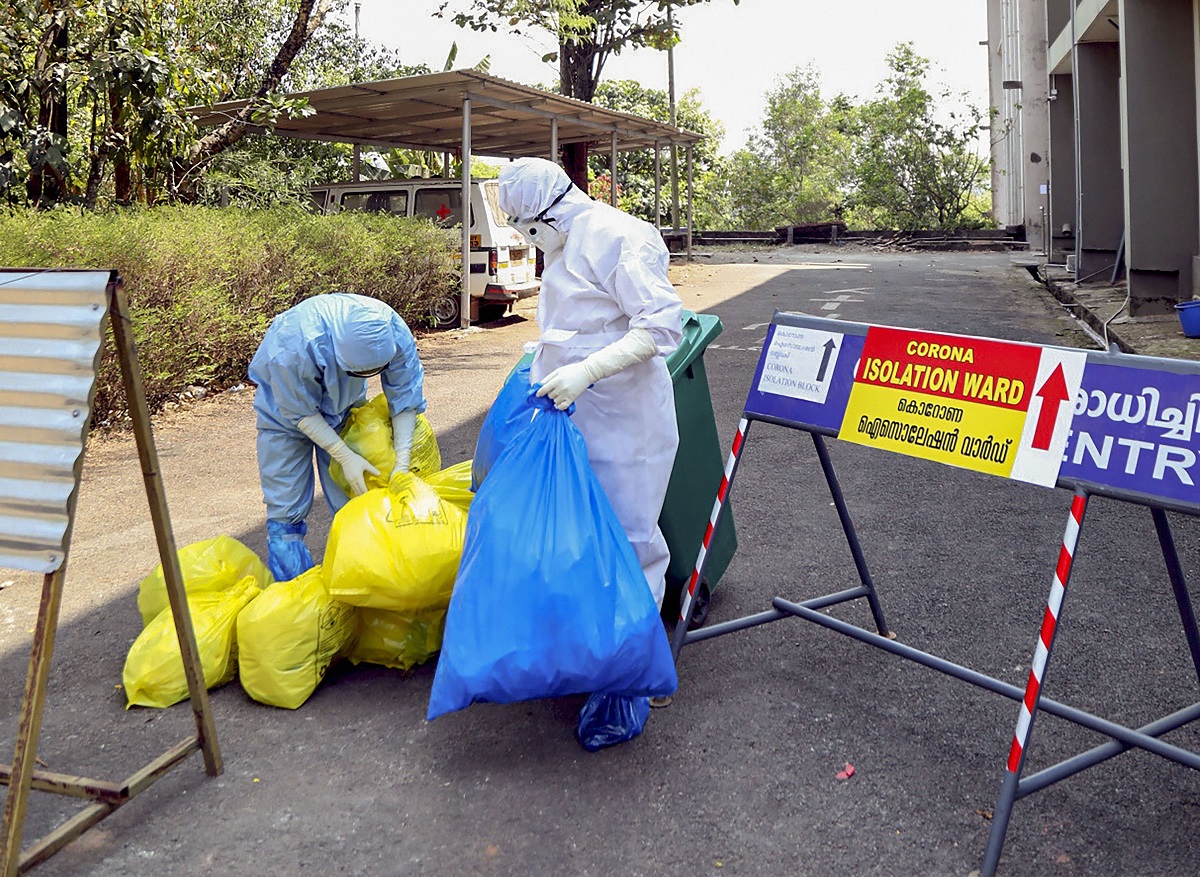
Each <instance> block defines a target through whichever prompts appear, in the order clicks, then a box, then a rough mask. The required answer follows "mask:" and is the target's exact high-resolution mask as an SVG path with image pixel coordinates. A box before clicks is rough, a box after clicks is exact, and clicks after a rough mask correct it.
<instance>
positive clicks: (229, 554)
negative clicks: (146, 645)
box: [138, 536, 274, 627]
mask: <svg viewBox="0 0 1200 877" xmlns="http://www.w3.org/2000/svg"><path fill="white" fill-rule="evenodd" d="M179 569H180V572H182V573H183V585H184V588H186V590H187V592H188V594H198V593H200V592H202V591H224V590H227V589H228V588H232V587H233V586H234V585H236V584H237V583H238V582H240V581H241V580H242V579H244V578H245V577H246V576H253V577H254V582H255V584H257V585H258V586H259V587H260V588H265V587H266V586H267V585H269V584H271V582H272V581H274V579H273V578H272V577H271V573H270V571H269V570H268V569H267V567H266V564H264V563H263V562H262V561H261V560H259V559H258V555H257V554H255V553H254V552H253V551H251V550H250V549H249V548H247V547H246V546H245V545H243V544H242V543H241V542H239V541H237V540H236V539H233V538H231V537H229V536H218V537H217V538H216V539H205V540H204V541H203V542H196V543H194V544H192V545H188V546H187V547H186V548H181V549H180V550H179ZM166 608H167V585H166V580H165V579H164V578H163V568H162V564H161V563H160V564H159V565H158V566H156V567H155V568H154V572H152V573H150V575H148V576H146V577H145V578H144V579H142V582H141V584H140V585H138V611H139V612H141V613H142V627H145V626H146V625H148V624H149V623H150V622H151V621H153V620H154V619H155V618H156V617H158V614H159V613H160V612H162V611H163V610H164V609H166Z"/></svg>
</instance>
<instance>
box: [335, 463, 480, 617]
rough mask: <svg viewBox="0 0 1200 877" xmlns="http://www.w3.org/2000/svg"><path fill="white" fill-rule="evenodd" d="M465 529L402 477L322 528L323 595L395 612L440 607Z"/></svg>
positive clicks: (425, 490) (446, 506) (427, 492)
mask: <svg viewBox="0 0 1200 877" xmlns="http://www.w3.org/2000/svg"><path fill="white" fill-rule="evenodd" d="M465 526H466V515H464V514H463V513H462V512H461V511H459V509H458V507H457V506H455V505H453V504H452V503H449V502H446V500H444V499H442V498H441V497H440V496H438V495H437V492H436V491H434V489H433V488H432V487H430V486H429V485H428V484H426V483H425V482H424V481H422V480H421V479H420V478H418V477H416V476H415V475H413V474H411V473H408V472H405V473H401V474H400V475H397V476H396V477H395V478H393V479H392V481H391V483H390V484H389V485H388V486H387V487H386V488H379V489H376V490H368V491H367V492H366V493H364V494H363V495H362V496H356V497H354V498H353V499H352V500H350V501H349V502H348V503H346V505H344V506H343V507H342V509H341V511H339V512H338V513H337V514H336V515H335V516H334V518H333V525H332V526H331V527H330V529H329V542H328V543H327V544H326V546H325V560H324V566H325V572H326V574H327V576H328V581H329V596H331V597H333V598H334V599H335V600H341V601H343V602H346V603H352V604H353V605H355V606H368V607H371V608H373V609H391V610H393V611H396V612H419V611H421V610H423V609H435V608H445V607H446V606H448V605H450V592H451V590H453V588H454V577H455V575H456V574H457V572H458V561H459V559H460V558H461V556H462V548H463V531H464V529H465Z"/></svg>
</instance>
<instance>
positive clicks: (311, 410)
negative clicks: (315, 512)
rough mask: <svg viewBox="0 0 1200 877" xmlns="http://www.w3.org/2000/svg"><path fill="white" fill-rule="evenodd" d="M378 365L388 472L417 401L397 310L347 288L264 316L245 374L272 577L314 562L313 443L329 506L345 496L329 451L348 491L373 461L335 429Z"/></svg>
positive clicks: (415, 368) (408, 338) (413, 363)
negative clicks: (308, 537)
mask: <svg viewBox="0 0 1200 877" xmlns="http://www.w3.org/2000/svg"><path fill="white" fill-rule="evenodd" d="M372 375H379V376H380V381H381V382H382V384H383V392H384V395H385V396H386V397H387V401H388V412H389V414H390V415H391V421H392V433H393V442H394V445H395V451H396V469H395V471H396V472H406V471H408V466H409V460H410V458H411V454H412V438H413V430H414V428H415V426H416V418H417V414H418V413H420V412H422V411H424V410H425V397H424V378H425V373H424V370H423V369H422V367H421V361H420V359H419V358H418V356H417V345H416V342H415V341H414V340H413V335H412V332H411V331H409V328H408V326H407V325H405V323H404V320H402V319H401V318H400V315H399V314H397V313H396V312H395V311H394V310H392V309H391V308H390V307H388V306H387V305H386V304H384V303H383V302H381V301H378V300H376V299H373V298H367V297H365V296H361V295H354V294H351V293H329V294H325V295H316V296H313V297H312V298H309V299H306V300H304V301H302V302H300V304H298V305H296V306H295V307H293V308H291V309H289V310H287V311H284V312H283V313H282V314H280V315H279V316H277V317H275V319H274V320H272V321H271V325H270V327H269V328H268V329H267V332H266V334H265V335H264V336H263V340H262V343H261V344H259V346H258V351H257V352H256V353H255V354H254V359H253V360H252V361H251V362H250V371H249V377H250V380H251V381H252V382H253V383H254V384H256V385H257V390H256V391H255V394H254V410H255V412H256V413H257V415H258V471H259V479H260V481H261V482H262V490H263V502H264V503H266V506H267V565H268V567H269V568H270V570H271V573H272V575H274V576H275V578H276V580H278V581H286V580H288V579H292V578H295V577H296V576H298V575H300V573H302V572H304V571H305V570H307V569H309V568H310V567H312V566H313V565H314V564H313V558H312V554H311V553H309V550H308V548H307V546H306V545H305V544H304V536H305V534H306V533H307V532H308V527H307V524H306V523H305V519H306V518H307V517H308V513H309V511H310V510H311V509H312V503H313V493H314V482H313V452H314V450H315V452H316V461H317V472H318V474H319V475H320V478H321V489H322V490H323V492H324V494H325V500H326V502H328V504H329V509H330V511H331V512H333V513H336V512H337V511H338V509H340V508H341V507H342V506H343V505H345V504H346V502H347V501H348V500H349V497H347V496H346V494H345V493H344V492H343V491H342V489H341V488H340V487H338V485H337V483H336V482H334V480H333V479H332V478H330V476H329V463H330V460H331V459H335V460H337V461H338V462H339V463H340V464H341V466H342V471H343V472H344V473H345V477H346V481H347V482H348V484H349V485H350V488H351V490H352V492H353V493H354V494H355V495H358V494H360V493H365V492H366V482H365V474H366V473H370V474H372V475H378V474H379V471H378V470H377V469H376V468H375V467H374V466H372V465H371V464H370V463H368V462H367V461H366V460H365V459H363V458H362V457H361V456H360V455H358V454H357V453H355V452H354V451H353V450H351V449H350V447H349V446H348V445H347V444H346V443H345V442H344V441H342V439H341V438H340V437H339V436H338V433H337V431H338V430H339V429H340V428H341V427H342V425H343V424H344V423H345V420H346V417H347V415H348V414H349V413H350V409H351V408H355V407H357V406H359V405H362V404H363V403H364V402H365V401H366V398H367V378H368V377H370V376H372Z"/></svg>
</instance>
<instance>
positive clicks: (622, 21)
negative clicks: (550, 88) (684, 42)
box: [436, 0, 740, 102]
mask: <svg viewBox="0 0 1200 877" xmlns="http://www.w3.org/2000/svg"><path fill="white" fill-rule="evenodd" d="M707 2H709V0H672V2H670V3H667V2H666V0H444V2H443V3H442V5H441V6H440V7H439V8H438V11H437V13H436V14H437V15H438V16H439V17H449V18H450V19H451V20H452V21H453V22H454V23H455V24H457V25H458V26H459V27H464V28H471V29H472V30H477V31H491V32H492V33H499V32H500V31H501V29H503V30H504V32H505V33H507V34H510V35H511V36H518V37H526V38H533V39H536V38H537V37H538V36H550V37H551V38H552V39H553V40H554V41H555V43H556V44H557V51H550V52H547V53H546V54H544V55H543V56H542V60H543V61H546V62H547V63H557V64H558V71H559V89H560V90H561V91H562V93H563V94H564V95H566V96H567V97H573V98H576V99H577V100H584V101H589V102H590V101H591V100H593V98H594V96H595V93H596V88H597V87H598V86H599V84H600V80H601V76H602V75H603V72H604V65H605V64H606V63H607V62H608V59H609V57H611V56H612V55H619V54H620V53H621V51H622V50H624V49H637V48H652V49H659V50H665V49H667V48H668V47H669V46H672V45H675V44H677V43H678V42H679V31H678V29H676V27H675V26H674V22H673V20H672V19H671V18H670V10H671V9H672V8H674V9H680V8H682V7H685V6H697V5H699V4H701V3H707ZM739 2H740V0H733V4H734V5H735V6H736V5H737V4H738V3H739ZM451 7H453V9H452V8H451Z"/></svg>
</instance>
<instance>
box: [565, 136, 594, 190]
mask: <svg viewBox="0 0 1200 877" xmlns="http://www.w3.org/2000/svg"><path fill="white" fill-rule="evenodd" d="M562 166H563V170H565V171H566V172H567V176H568V177H570V178H571V182H572V183H574V184H575V185H576V186H578V187H579V188H581V189H583V191H585V192H586V191H587V190H588V145H587V143H565V144H563V148H562Z"/></svg>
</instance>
